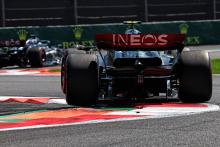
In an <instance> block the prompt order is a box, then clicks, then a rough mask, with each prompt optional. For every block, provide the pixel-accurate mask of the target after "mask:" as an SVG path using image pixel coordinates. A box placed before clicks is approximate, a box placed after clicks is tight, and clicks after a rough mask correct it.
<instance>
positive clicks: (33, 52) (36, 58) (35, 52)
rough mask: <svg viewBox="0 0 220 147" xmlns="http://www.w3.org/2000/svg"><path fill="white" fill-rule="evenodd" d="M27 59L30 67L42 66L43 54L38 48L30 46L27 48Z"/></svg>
mask: <svg viewBox="0 0 220 147" xmlns="http://www.w3.org/2000/svg"><path fill="white" fill-rule="evenodd" d="M28 59H29V61H30V65H31V67H42V66H43V54H42V52H41V51H40V50H39V49H38V48H30V49H29V50H28Z"/></svg>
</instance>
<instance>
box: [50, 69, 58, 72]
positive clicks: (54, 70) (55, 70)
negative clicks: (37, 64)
mask: <svg viewBox="0 0 220 147" xmlns="http://www.w3.org/2000/svg"><path fill="white" fill-rule="evenodd" d="M48 72H61V70H60V69H51V70H49V71H48Z"/></svg>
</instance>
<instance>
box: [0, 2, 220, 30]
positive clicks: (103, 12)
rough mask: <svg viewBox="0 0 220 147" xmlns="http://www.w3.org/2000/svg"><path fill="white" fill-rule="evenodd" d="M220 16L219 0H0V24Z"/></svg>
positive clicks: (213, 17)
mask: <svg viewBox="0 0 220 147" xmlns="http://www.w3.org/2000/svg"><path fill="white" fill-rule="evenodd" d="M219 18H220V0H0V26H1V27H14V26H48V25H75V24H99V23H118V22H122V21H124V20H141V21H143V22H158V21H160V22H161V21H178V20H185V21H187V20H215V19H219Z"/></svg>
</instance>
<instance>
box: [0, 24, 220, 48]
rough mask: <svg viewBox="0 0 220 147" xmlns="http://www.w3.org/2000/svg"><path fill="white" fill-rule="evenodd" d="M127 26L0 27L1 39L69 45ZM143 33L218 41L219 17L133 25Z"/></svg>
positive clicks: (190, 40)
mask: <svg viewBox="0 0 220 147" xmlns="http://www.w3.org/2000/svg"><path fill="white" fill-rule="evenodd" d="M127 27H128V26H127V25H124V24H103V25H71V26H47V27H16V28H0V41H10V40H11V39H14V40H26V39H27V38H28V37H30V35H32V34H35V35H37V36H38V37H39V38H40V39H43V40H50V41H51V42H52V43H53V44H54V45H57V44H61V45H62V47H63V48H70V47H73V46H74V45H76V44H83V45H94V44H95V36H96V34H123V33H124V32H125V29H126V28H127ZM136 28H137V29H138V30H140V31H141V33H143V34H178V33H181V34H185V35H186V40H185V44H186V45H206V44H220V37H219V36H220V20H216V21H179V22H163V23H143V24H138V25H137V26H136Z"/></svg>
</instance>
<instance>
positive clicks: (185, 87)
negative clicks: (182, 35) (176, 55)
mask: <svg viewBox="0 0 220 147" xmlns="http://www.w3.org/2000/svg"><path fill="white" fill-rule="evenodd" d="M179 84H180V85H179V98H180V100H181V101H183V102H195V103H197V102H205V101H209V100H210V99H211V96H212V71H211V64H210V58H209V55H208V53H207V52H205V51H187V52H182V53H181V56H180V68H179Z"/></svg>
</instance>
